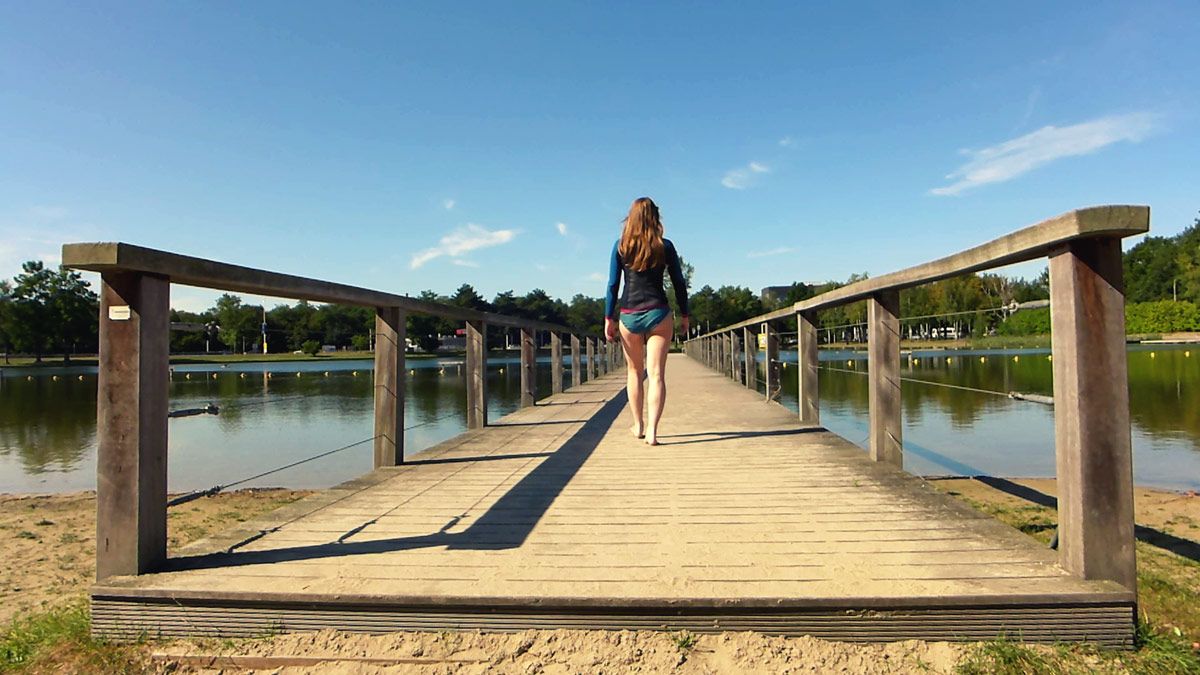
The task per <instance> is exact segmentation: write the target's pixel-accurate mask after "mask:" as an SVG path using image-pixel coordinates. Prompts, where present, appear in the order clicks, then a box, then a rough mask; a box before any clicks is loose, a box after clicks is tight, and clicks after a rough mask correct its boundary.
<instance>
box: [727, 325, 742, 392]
mask: <svg viewBox="0 0 1200 675" xmlns="http://www.w3.org/2000/svg"><path fill="white" fill-rule="evenodd" d="M729 339H730V341H731V343H732V345H733V346H732V347H730V348H729V375H730V377H732V378H733V380H734V382H741V381H742V359H740V358H738V357H739V355H740V354H739V352H741V349H742V336H740V335H738V333H737V331H730V333H729Z"/></svg>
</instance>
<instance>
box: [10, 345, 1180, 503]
mask: <svg viewBox="0 0 1200 675" xmlns="http://www.w3.org/2000/svg"><path fill="white" fill-rule="evenodd" d="M1047 356H1048V352H1047V351H1044V350H1042V351H1037V350H1018V351H1011V350H1010V351H928V352H922V351H918V352H915V353H914V354H913V355H912V358H910V357H909V356H908V355H906V356H905V359H904V360H903V364H904V372H903V376H904V377H906V378H913V379H919V380H926V381H931V382H943V383H949V384H955V385H959V386H966V387H972V388H977V389H985V390H991V391H1003V392H1007V391H1021V392H1026V393H1037V394H1045V395H1050V394H1051V363H1050V361H1049V360H1048V358H1047ZM782 358H783V360H785V361H788V362H789V364H788V366H787V367H786V368H785V369H784V377H783V382H784V391H783V395H782V402H783V403H784V405H787V406H789V407H791V408H793V409H795V407H796V378H795V375H796V371H795V368H796V366H795V353H794V352H792V353H787V352H785V353H784V354H783V356H782ZM821 360H822V366H823V367H824V368H823V370H822V371H821V374H820V387H821V416H822V421H823V423H824V424H825V426H827V427H828V428H829V429H830V430H831V431H834V432H836V433H838V434H841V435H842V436H844V437H845V438H847V439H849V440H850V441H852V442H855V443H858V444H859V445H863V444H864V443H865V438H866V435H867V407H866V406H867V378H866V377H865V376H863V375H862V374H861V373H863V372H865V370H866V357H865V354H864V353H862V352H826V351H823V352H822V353H821ZM489 365H490V366H491V367H490V372H489V374H488V377H489V387H490V390H489V415H490V416H492V418H493V419H495V418H497V417H499V416H501V415H504V414H506V413H508V412H511V411H513V410H515V409H516V408H517V407H518V405H519V402H520V374H519V371H518V367H517V362H516V360H515V359H498V358H490V359H489ZM409 367H410V368H411V373H410V375H409V377H408V383H407V386H408V390H407V398H406V411H405V415H406V419H405V425H406V426H407V427H409V428H408V429H407V430H406V431H405V444H406V446H407V448H408V453H409V455H410V456H411V455H412V454H414V453H415V452H417V451H419V450H421V449H423V448H427V447H430V446H432V445H434V444H436V443H438V442H441V441H443V440H446V439H448V438H451V437H453V436H454V435H456V434H458V433H461V432H462V431H463V430H464V429H465V419H466V401H465V399H466V395H465V390H464V385H463V379H462V373H461V368H462V366H461V359H439V360H436V361H435V360H412V361H410V362H409ZM371 369H372V364H371V362H370V361H328V362H296V363H246V364H230V365H228V366H227V367H221V366H214V365H179V366H175V367H174V374H173V376H172V383H171V389H170V395H171V406H170V407H171V409H182V408H196V407H203V406H204V405H206V404H208V403H210V402H211V403H215V404H217V405H218V406H220V409H221V412H220V414H219V415H217V416H211V415H201V416H196V417H185V418H177V419H172V420H171V421H170V422H169V429H170V441H169V443H170V448H169V452H170V457H169V462H168V466H169V472H170V474H169V486H170V490H171V491H172V492H181V491H187V490H194V489H203V488H208V487H212V486H214V485H218V484H227V483H230V482H233V481H235V480H238V479H241V478H244V477H247V476H251V475H254V474H256V473H259V472H262V471H267V470H269V469H273V468H275V467H278V466H281V465H284V464H287V463H289V462H292V461H296V460H300V459H304V458H306V457H311V456H313V455H316V454H318V453H321V452H323V451H327V450H331V449H333V448H338V447H341V446H345V445H348V444H351V443H354V442H355V441H361V440H365V439H368V438H370V436H371V435H372V433H373V430H372V420H373V403H372V393H373V386H372V381H371V380H372V378H371ZM835 369H837V370H835ZM844 371H850V372H844ZM298 374H299V375H298ZM214 375H215V376H216V377H215V378H214V377H213V376H214ZM1129 375H1130V378H1129V379H1130V401H1131V404H1130V408H1131V414H1132V420H1133V446H1134V476H1135V480H1136V481H1137V483H1138V484H1139V485H1148V486H1157V487H1164V488H1174V489H1200V391H1198V385H1200V349H1196V350H1194V351H1193V349H1192V348H1190V347H1189V348H1183V347H1181V348H1171V347H1155V348H1154V349H1149V348H1142V347H1134V348H1131V349H1130V352H1129ZM566 381H567V382H569V381H570V368H569V367H568V368H567V376H566ZM760 382H761V378H760ZM538 389H539V391H541V392H546V391H549V389H550V367H549V363H548V361H547V360H545V359H543V360H542V361H541V363H540V364H539V367H538ZM903 403H904V447H905V468H907V469H908V470H909V471H912V472H914V473H919V474H926V475H973V474H992V475H999V476H1052V475H1053V474H1054V417H1053V408H1052V407H1050V406H1046V405H1042V404H1037V403H1030V402H1024V401H1016V400H1011V399H1009V398H1007V397H1005V396H997V395H991V394H985V393H975V392H969V391H963V390H960V389H949V388H945V387H939V386H933V385H930V384H924V383H916V382H905V383H904V387H903ZM95 410H96V369H95V368H94V367H90V368H89V367H73V368H54V369H51V368H37V369H16V368H10V369H6V370H5V371H4V377H3V379H2V380H0V492H17V493H22V492H69V491H78V490H91V489H94V487H95V469H96V465H95V462H96V419H95ZM668 423H669V422H668ZM371 456H372V450H371V444H370V443H363V444H361V445H358V446H355V447H352V448H349V449H346V450H343V451H340V452H337V453H335V454H333V455H330V456H328V457H325V458H323V459H319V460H316V461H313V462H309V463H307V464H303V465H301V466H298V467H295V468H292V469H288V470H287V471H285V472H281V473H278V474H274V475H272V476H268V477H266V478H263V479H260V480H258V481H254V482H252V483H249V484H248V485H272V486H289V487H300V488H314V487H326V486H329V485H333V484H335V483H338V482H341V481H343V480H346V479H349V478H353V477H355V476H357V475H360V474H362V473H364V472H366V471H368V470H370V468H371Z"/></svg>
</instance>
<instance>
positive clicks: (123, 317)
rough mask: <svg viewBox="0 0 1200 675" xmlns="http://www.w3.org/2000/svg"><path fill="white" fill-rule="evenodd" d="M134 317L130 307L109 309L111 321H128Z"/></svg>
mask: <svg viewBox="0 0 1200 675" xmlns="http://www.w3.org/2000/svg"><path fill="white" fill-rule="evenodd" d="M132 317H133V312H131V311H130V309H129V305H110V306H109V308H108V320H109V321H128V320H129V319H130V318H132Z"/></svg>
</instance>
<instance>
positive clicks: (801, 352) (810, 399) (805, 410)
mask: <svg viewBox="0 0 1200 675" xmlns="http://www.w3.org/2000/svg"><path fill="white" fill-rule="evenodd" d="M796 333H797V335H796V339H797V345H796V366H797V367H796V371H797V377H798V378H799V388H798V390H797V397H798V407H799V409H800V421H801V422H803V423H804V424H820V423H821V395H820V392H819V390H818V389H819V387H818V382H819V379H818V375H819V374H820V371H819V367H820V364H819V363H818V360H817V317H816V314H815V313H813V312H800V313H798V314H796Z"/></svg>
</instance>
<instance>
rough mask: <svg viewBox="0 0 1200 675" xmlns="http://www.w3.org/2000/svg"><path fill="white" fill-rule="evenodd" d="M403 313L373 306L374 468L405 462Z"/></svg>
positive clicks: (393, 309)
mask: <svg viewBox="0 0 1200 675" xmlns="http://www.w3.org/2000/svg"><path fill="white" fill-rule="evenodd" d="M405 328H406V327H405V316H404V312H402V311H400V308H399V307H377V308H375V468H376V469H378V468H379V467H381V466H397V465H400V464H403V463H404V372H405V371H404V338H405Z"/></svg>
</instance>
